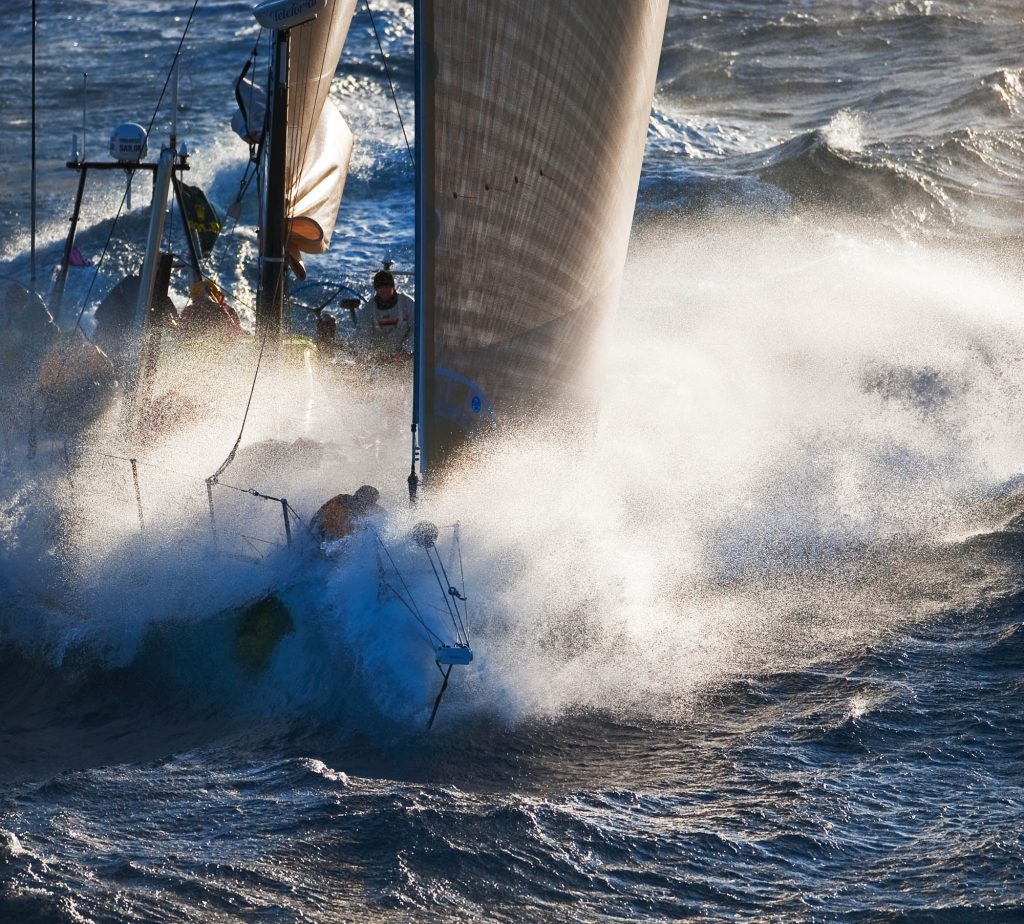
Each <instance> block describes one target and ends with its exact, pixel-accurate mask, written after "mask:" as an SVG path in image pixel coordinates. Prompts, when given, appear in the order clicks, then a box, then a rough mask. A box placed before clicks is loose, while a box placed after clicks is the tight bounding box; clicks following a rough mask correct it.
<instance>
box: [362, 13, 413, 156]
mask: <svg viewBox="0 0 1024 924" xmlns="http://www.w3.org/2000/svg"><path fill="white" fill-rule="evenodd" d="M364 2H365V3H366V12H367V13H369V14H370V25H371V26H373V37H374V38H375V39H376V40H377V48H379V49H380V57H381V60H382V61H383V62H384V73H385V74H386V75H387V78H388V87H389V88H390V89H391V99H392V100H394V103H395V112H396V113H397V114H398V124H399V125H401V126H402V137H403V138H405V149H406V150H407V151H408V152H409V160H411V161H412V162H413V163H414V164H415V162H416V158H415V157H414V156H413V153H412V145H411V144H409V135H408V133H407V132H406V130H405V121H404V120H403V119H402V110H401V109H400V108H399V106H398V97H397V96H396V95H395V85H394V83H393V82H392V81H391V68H390V67H388V59H387V57H386V56H385V54H384V46H383V45H382V44H381V41H380V35H379V34H378V32H377V23H376V21H375V20H374V18H373V10H371V9H370V0H364Z"/></svg>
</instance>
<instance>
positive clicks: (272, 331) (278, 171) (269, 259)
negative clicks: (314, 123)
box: [256, 29, 289, 349]
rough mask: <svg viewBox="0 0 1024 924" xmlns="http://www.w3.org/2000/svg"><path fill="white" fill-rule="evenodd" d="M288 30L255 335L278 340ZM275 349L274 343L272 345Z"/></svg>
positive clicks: (281, 51)
mask: <svg viewBox="0 0 1024 924" xmlns="http://www.w3.org/2000/svg"><path fill="white" fill-rule="evenodd" d="M288 38H289V36H288V30H287V29H285V30H282V31H279V32H275V33H274V53H273V63H272V65H271V73H270V81H271V87H272V89H271V95H270V132H269V140H268V142H267V197H266V202H265V203H264V212H263V228H262V229H261V230H262V232H263V233H262V235H261V241H262V247H261V253H260V297H259V301H258V302H257V304H256V337H257V339H258V341H259V342H261V343H262V342H264V341H266V342H269V343H270V344H271V345H273V344H274V343H276V342H277V340H278V339H279V338H280V335H281V313H282V307H283V305H284V279H285V264H284V250H285V212H286V204H285V196H286V192H287V191H286V184H285V169H286V160H285V153H286V150H287V146H288ZM271 349H273V346H272V347H271Z"/></svg>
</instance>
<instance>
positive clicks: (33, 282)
mask: <svg viewBox="0 0 1024 924" xmlns="http://www.w3.org/2000/svg"><path fill="white" fill-rule="evenodd" d="M31 224H32V242H31V247H30V257H29V277H30V279H31V285H30V288H31V289H32V292H33V293H35V291H36V0H32V220H31Z"/></svg>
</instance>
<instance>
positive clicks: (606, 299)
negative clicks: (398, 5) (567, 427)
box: [417, 0, 668, 470]
mask: <svg viewBox="0 0 1024 924" xmlns="http://www.w3.org/2000/svg"><path fill="white" fill-rule="evenodd" d="M667 6H668V3H667V0H628V2H627V0H487V2H481V0H421V3H420V7H419V13H418V16H417V29H418V30H419V35H418V41H419V43H420V44H419V48H420V65H419V66H420V85H421V90H420V108H421V112H420V113H418V118H417V131H418V132H419V133H420V135H421V136H420V137H419V138H418V139H417V142H418V144H419V146H420V152H421V154H420V158H421V162H420V190H419V192H420V226H419V228H418V229H417V231H418V233H419V235H420V239H421V243H420V247H419V250H418V254H417V262H418V264H419V267H420V270H419V271H420V277H419V285H418V290H417V298H418V300H419V303H420V332H419V335H420V364H419V369H418V386H419V389H418V390H419V408H418V417H419V421H420V424H421V427H420V433H421V441H422V446H423V462H424V469H425V470H430V469H433V468H435V467H436V466H438V465H440V464H442V463H443V462H444V460H445V459H446V458H448V457H449V456H450V453H451V452H452V451H453V450H454V449H455V448H456V447H457V446H458V445H459V444H460V443H461V442H463V441H464V440H465V439H466V437H467V436H469V435H472V434H473V433H475V432H477V431H479V430H480V429H481V428H482V427H483V426H484V425H485V423H486V422H487V421H494V420H507V419H510V418H512V417H513V416H514V415H516V414H518V413H521V412H526V411H532V410H536V409H538V408H545V407H562V408H564V407H566V406H570V405H572V404H573V403H576V402H584V401H586V400H587V396H588V394H589V393H590V388H589V387H590V384H591V383H590V382H589V381H588V377H589V376H590V375H591V374H592V370H593V366H594V363H593V360H594V358H595V356H596V354H597V353H598V351H599V348H600V346H601V344H602V342H603V340H604V337H605V335H606V333H607V332H608V329H609V324H610V322H611V320H612V318H613V315H614V309H615V306H616V303H617V299H618V289H619V285H620V281H621V275H622V268H623V264H624V261H625V252H626V245H627V243H628V237H629V229H630V224H631V221H632V214H633V208H634V204H635V200H636V190H637V185H638V182H639V177H640V167H641V161H642V158H643V150H644V144H645V140H646V133H647V125H648V121H649V119H650V111H651V102H652V98H653V95H654V85H655V78H656V75H657V67H658V59H659V56H660V50H661V43H662V38H663V33H664V27H665V19H666V14H667Z"/></svg>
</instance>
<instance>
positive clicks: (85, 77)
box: [82, 72, 89, 160]
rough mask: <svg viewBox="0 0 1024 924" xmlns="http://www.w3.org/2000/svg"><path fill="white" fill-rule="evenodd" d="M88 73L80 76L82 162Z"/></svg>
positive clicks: (87, 96) (83, 157)
mask: <svg viewBox="0 0 1024 924" xmlns="http://www.w3.org/2000/svg"><path fill="white" fill-rule="evenodd" d="M88 91H89V73H88V72H86V73H84V74H82V160H85V107H86V104H87V102H88V99H89V92H88Z"/></svg>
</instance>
